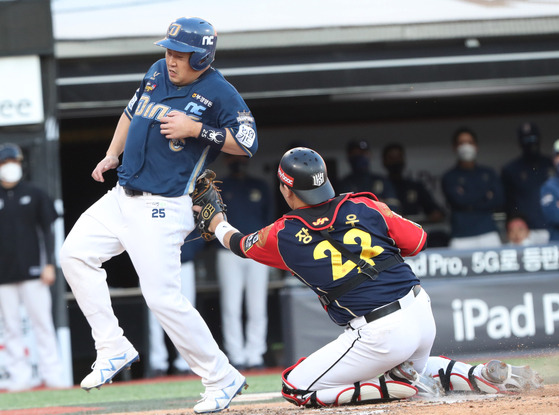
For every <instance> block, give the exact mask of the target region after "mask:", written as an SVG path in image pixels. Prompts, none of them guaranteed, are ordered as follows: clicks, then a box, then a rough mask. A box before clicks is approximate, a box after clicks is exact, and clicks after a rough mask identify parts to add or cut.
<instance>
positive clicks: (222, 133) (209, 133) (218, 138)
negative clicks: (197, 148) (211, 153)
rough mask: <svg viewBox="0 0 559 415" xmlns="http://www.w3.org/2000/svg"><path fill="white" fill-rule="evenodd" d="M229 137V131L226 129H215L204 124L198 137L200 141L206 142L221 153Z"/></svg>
mask: <svg viewBox="0 0 559 415" xmlns="http://www.w3.org/2000/svg"><path fill="white" fill-rule="evenodd" d="M226 135H227V131H226V130H225V128H214V127H210V126H209V125H206V124H202V129H201V130H200V134H199V135H198V140H204V141H206V143H207V144H209V145H210V147H213V148H215V149H216V150H218V151H221V148H222V147H223V145H224V144H225V137H226Z"/></svg>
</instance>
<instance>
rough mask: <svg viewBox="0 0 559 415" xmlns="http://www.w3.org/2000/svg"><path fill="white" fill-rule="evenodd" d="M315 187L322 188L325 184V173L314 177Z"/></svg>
mask: <svg viewBox="0 0 559 415" xmlns="http://www.w3.org/2000/svg"><path fill="white" fill-rule="evenodd" d="M312 184H313V186H316V187H320V186H322V185H323V184H324V173H322V172H321V173H316V174H313V175H312Z"/></svg>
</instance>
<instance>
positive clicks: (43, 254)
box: [0, 144, 69, 391]
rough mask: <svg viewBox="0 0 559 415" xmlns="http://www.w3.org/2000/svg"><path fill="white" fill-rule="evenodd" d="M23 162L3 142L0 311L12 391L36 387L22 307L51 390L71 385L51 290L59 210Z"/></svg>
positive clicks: (0, 167)
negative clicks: (25, 172)
mask: <svg viewBox="0 0 559 415" xmlns="http://www.w3.org/2000/svg"><path fill="white" fill-rule="evenodd" d="M22 160H23V153H22V151H21V149H20V148H19V147H18V146H17V145H15V144H4V145H2V146H0V315H1V317H2V318H3V321H4V328H5V338H4V340H5V346H6V360H7V361H6V362H5V363H6V368H7V370H8V373H9V376H10V381H9V386H8V390H10V391H21V390H26V389H30V388H32V387H34V386H38V385H36V383H35V384H34V382H33V376H32V367H31V364H30V362H29V361H28V356H26V353H25V342H24V334H23V327H22V321H21V313H20V311H21V309H20V307H21V305H23V306H24V308H25V311H26V313H27V315H28V317H29V320H30V322H31V327H32V329H33V333H34V335H35V336H34V337H35V341H36V345H37V352H38V366H39V377H40V379H41V380H42V382H43V383H44V384H45V386H47V387H49V388H59V387H64V386H69V385H66V384H65V382H64V379H63V368H62V364H61V361H60V356H59V350H58V344H57V340H56V332H55V328H54V323H53V318H52V298H51V292H50V288H49V287H50V286H51V285H52V284H54V281H55V279H56V268H55V265H54V264H55V260H54V232H53V228H52V225H53V222H54V220H55V219H56V217H57V214H56V210H55V209H54V204H53V202H52V200H51V199H50V198H49V197H48V195H47V194H46V193H45V192H44V191H43V190H42V189H40V188H38V187H36V186H35V185H33V184H31V183H28V182H26V181H22V180H21V179H22V165H21V163H22Z"/></svg>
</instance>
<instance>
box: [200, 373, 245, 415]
mask: <svg viewBox="0 0 559 415" xmlns="http://www.w3.org/2000/svg"><path fill="white" fill-rule="evenodd" d="M243 388H244V389H246V388H248V385H247V383H246V379H245V377H244V376H243V375H241V374H240V373H238V374H237V377H236V378H235V380H234V381H233V382H231V384H230V385H228V386H226V387H224V388H223V389H217V390H213V391H207V390H206V392H205V393H202V394H201V395H202V399H200V400H199V401H198V403H197V404H196V405H194V412H195V413H197V414H205V413H212V412H219V411H222V410H224V409H226V408H228V407H229V404H230V403H231V401H232V400H233V398H234V397H235V396H237V395H240V394H241V393H242V390H243Z"/></svg>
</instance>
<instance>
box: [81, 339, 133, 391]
mask: <svg viewBox="0 0 559 415" xmlns="http://www.w3.org/2000/svg"><path fill="white" fill-rule="evenodd" d="M138 360H140V356H139V354H138V352H137V351H136V349H134V348H133V347H131V348H130V349H128V350H127V351H126V352H124V353H122V354H120V355H117V356H113V357H111V358H107V359H99V358H97V360H96V361H95V363H93V365H92V366H91V369H93V370H92V372H91V373H90V374H89V375H87V376H86V377H85V378H83V380H82V382H81V384H80V386H81V388H82V389H84V390H86V391H89V390H90V389H93V388H97V389H99V388H101V386H102V385H104V384H105V383H112V381H113V378H114V377H115V376H116V375H117V374H118V373H120V372H121V371H123V370H125V369H130V366H131V365H132V363H134V362H137V361H138Z"/></svg>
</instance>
